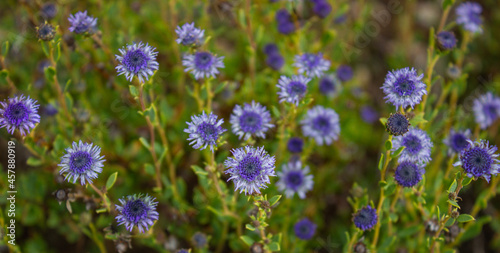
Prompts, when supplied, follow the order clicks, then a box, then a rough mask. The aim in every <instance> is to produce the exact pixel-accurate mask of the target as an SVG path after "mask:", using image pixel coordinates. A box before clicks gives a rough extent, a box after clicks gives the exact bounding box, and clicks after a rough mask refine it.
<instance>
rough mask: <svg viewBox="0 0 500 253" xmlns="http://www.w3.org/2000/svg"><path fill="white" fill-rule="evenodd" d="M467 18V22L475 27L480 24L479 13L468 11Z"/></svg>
mask: <svg viewBox="0 0 500 253" xmlns="http://www.w3.org/2000/svg"><path fill="white" fill-rule="evenodd" d="M468 14H469V15H468V17H469V21H470V22H472V23H474V24H476V25H480V24H481V15H480V13H478V12H476V11H473V10H469V13H468Z"/></svg>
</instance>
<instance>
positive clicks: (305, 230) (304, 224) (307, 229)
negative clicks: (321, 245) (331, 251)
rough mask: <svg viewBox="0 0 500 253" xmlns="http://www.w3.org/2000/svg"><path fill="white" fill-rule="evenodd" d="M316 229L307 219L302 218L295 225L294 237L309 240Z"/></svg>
mask: <svg viewBox="0 0 500 253" xmlns="http://www.w3.org/2000/svg"><path fill="white" fill-rule="evenodd" d="M316 227H317V225H316V224H314V222H312V221H311V220H309V219H308V218H304V219H302V220H299V221H298V222H297V223H295V226H294V227H293V230H294V231H295V236H297V237H298V238H299V239H302V240H309V239H311V238H312V237H313V236H314V234H315V233H316Z"/></svg>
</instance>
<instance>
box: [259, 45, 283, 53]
mask: <svg viewBox="0 0 500 253" xmlns="http://www.w3.org/2000/svg"><path fill="white" fill-rule="evenodd" d="M263 51H264V53H265V54H267V55H271V54H275V53H278V54H279V52H280V50H279V49H278V46H276V44H274V43H268V44H266V45H265V46H264V49H263Z"/></svg>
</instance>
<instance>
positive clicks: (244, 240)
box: [240, 235, 254, 246]
mask: <svg viewBox="0 0 500 253" xmlns="http://www.w3.org/2000/svg"><path fill="white" fill-rule="evenodd" d="M240 239H241V240H242V241H243V242H245V244H246V245H248V246H252V244H253V243H254V240H253V239H252V238H250V237H249V236H246V235H242V236H240Z"/></svg>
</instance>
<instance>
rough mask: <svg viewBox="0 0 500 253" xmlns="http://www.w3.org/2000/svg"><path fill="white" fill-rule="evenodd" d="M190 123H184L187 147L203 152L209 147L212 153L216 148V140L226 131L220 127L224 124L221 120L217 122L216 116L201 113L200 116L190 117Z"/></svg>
mask: <svg viewBox="0 0 500 253" xmlns="http://www.w3.org/2000/svg"><path fill="white" fill-rule="evenodd" d="M191 121H192V122H186V123H187V124H188V128H186V129H184V132H186V133H188V134H189V138H188V139H187V140H188V141H191V142H190V143H189V145H192V146H193V148H195V149H200V150H203V149H205V148H206V147H207V146H210V150H212V152H213V151H214V148H215V147H216V146H217V140H218V139H219V137H220V136H221V135H222V133H224V132H225V131H226V129H224V128H222V127H221V125H222V123H224V120H223V119H219V120H217V115H215V114H212V113H210V114H209V115H207V114H205V112H202V114H201V115H199V116H196V115H193V116H191Z"/></svg>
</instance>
